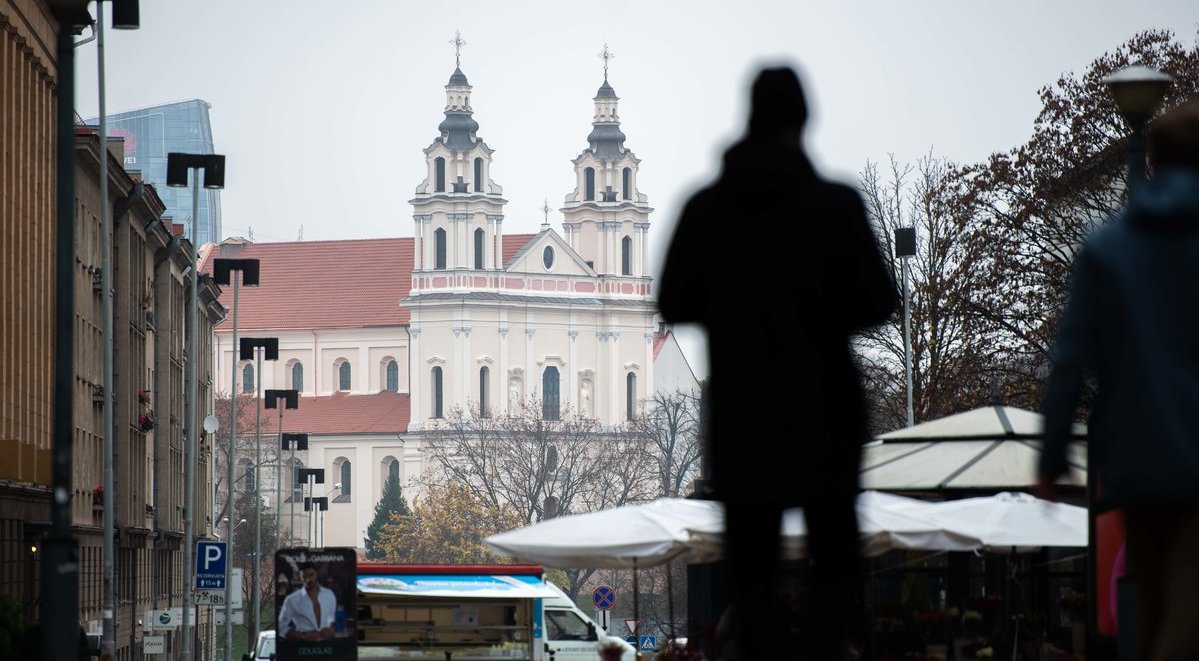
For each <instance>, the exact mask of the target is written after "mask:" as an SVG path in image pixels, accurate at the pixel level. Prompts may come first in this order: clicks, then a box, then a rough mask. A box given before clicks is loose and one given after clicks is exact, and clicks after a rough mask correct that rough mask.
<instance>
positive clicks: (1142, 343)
mask: <svg viewBox="0 0 1199 661" xmlns="http://www.w3.org/2000/svg"><path fill="white" fill-rule="evenodd" d="M1089 370H1094V377H1095V380H1096V388H1097V395H1096V400H1095V402H1094V405H1093V412H1092V416H1091V419H1090V420H1089V421H1088V433H1089V436H1090V442H1091V443H1093V444H1094V446H1095V447H1094V452H1095V455H1094V456H1095V458H1096V462H1097V464H1098V465H1097V466H1091V467H1090V469H1091V470H1098V475H1099V480H1100V482H1099V484H1100V488H1101V490H1102V492H1103V493H1102V497H1103V499H1104V500H1105V501H1107V502H1110V503H1112V504H1121V505H1129V504H1195V503H1199V171H1195V170H1188V169H1173V170H1164V171H1162V172H1161V173H1159V174H1158V175H1157V176H1156V177H1154V178H1153V179H1152V180H1150V181H1148V182H1146V183H1145V184H1143V188H1141V189H1140V190H1138V191H1137V192H1136V194H1135V195H1133V196H1132V199H1131V201H1130V203H1129V206H1128V209H1127V211H1126V212H1125V213H1124V214H1123V215H1122V216H1121V217H1119V218H1117V219H1116V220H1115V221H1114V222H1112V223H1111V224H1109V225H1108V226H1106V227H1104V228H1102V229H1099V230H1097V231H1095V232H1094V233H1092V234H1091V235H1090V236H1089V237H1088V239H1087V240H1086V242H1085V243H1084V245H1083V248H1082V250H1081V251H1080V252H1079V254H1078V255H1077V257H1076V258H1075V262H1074V270H1073V274H1072V278H1071V285H1070V293H1069V299H1068V302H1067V306H1066V312H1065V316H1064V317H1063V320H1062V326H1061V329H1060V331H1059V336H1058V340H1057V344H1056V347H1055V354H1054V359H1053V369H1052V372H1051V374H1050V379H1049V386H1048V389H1047V394H1046V398H1045V403H1044V406H1043V412H1044V414H1045V421H1044V424H1045V448H1044V452H1043V453H1042V455H1041V460H1040V461H1041V464H1040V467H1039V470H1040V473H1041V475H1043V476H1045V477H1047V478H1049V479H1055V478H1057V477H1060V476H1061V475H1063V474H1064V473H1065V472H1066V445H1067V443H1068V442H1069V440H1070V438H1071V425H1072V423H1073V422H1074V420H1075V416H1076V406H1077V402H1078V396H1079V392H1080V390H1081V388H1082V385H1083V381H1084V379H1085V378H1086V377H1087V373H1088V371H1089Z"/></svg>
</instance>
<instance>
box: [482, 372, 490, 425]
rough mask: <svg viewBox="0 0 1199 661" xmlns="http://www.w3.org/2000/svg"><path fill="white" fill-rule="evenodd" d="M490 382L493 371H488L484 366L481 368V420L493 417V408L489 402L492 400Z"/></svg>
mask: <svg viewBox="0 0 1199 661" xmlns="http://www.w3.org/2000/svg"><path fill="white" fill-rule="evenodd" d="M490 380H491V370H489V369H487V366H486V365H484V366H483V367H480V368H479V417H480V418H490V417H491V406H490V404H489V401H490V399H491V387H490V385H489V384H488V381H490Z"/></svg>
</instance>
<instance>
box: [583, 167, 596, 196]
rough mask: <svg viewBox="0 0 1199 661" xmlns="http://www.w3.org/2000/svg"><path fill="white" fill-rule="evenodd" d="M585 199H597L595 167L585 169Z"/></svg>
mask: <svg viewBox="0 0 1199 661" xmlns="http://www.w3.org/2000/svg"><path fill="white" fill-rule="evenodd" d="M583 199H584V200H594V199H595V168H584V169H583Z"/></svg>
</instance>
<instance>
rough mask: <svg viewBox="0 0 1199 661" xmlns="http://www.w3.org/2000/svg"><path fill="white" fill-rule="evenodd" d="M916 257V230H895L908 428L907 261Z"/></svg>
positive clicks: (909, 324) (909, 330) (910, 411)
mask: <svg viewBox="0 0 1199 661" xmlns="http://www.w3.org/2000/svg"><path fill="white" fill-rule="evenodd" d="M915 256H916V228H915V227H897V228H895V257H896V258H897V259H898V260H899V262H900V265H901V267H900V270H901V272H902V274H903V276H902V279H903V372H904V378H905V380H906V381H907V391H908V402H907V404H908V407H907V412H908V426H909V427H911V426H912V425H914V424H916V415H915V410H914V409H913V407H912V317H911V313H910V311H909V309H910V308H909V304H908V301H909V299H910V295H909V294H908V261H910V260H911V259H912V257H915Z"/></svg>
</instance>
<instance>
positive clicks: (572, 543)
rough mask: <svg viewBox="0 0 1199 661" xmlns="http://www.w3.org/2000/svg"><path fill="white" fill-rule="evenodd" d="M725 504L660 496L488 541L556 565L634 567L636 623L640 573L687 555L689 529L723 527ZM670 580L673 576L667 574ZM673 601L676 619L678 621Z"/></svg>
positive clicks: (571, 516)
mask: <svg viewBox="0 0 1199 661" xmlns="http://www.w3.org/2000/svg"><path fill="white" fill-rule="evenodd" d="M723 517H724V513H723V509H722V508H721V505H720V503H717V502H715V501H707V500H695V499H689V498H659V499H658V500H655V501H652V502H649V503H641V504H635V505H623V506H621V507H615V508H612V509H607V510H599V511H596V512H586V513H583V514H568V515H566V516H560V517H557V518H553V519H546V520H544V521H540V522H538V523H534V524H532V525H528V526H525V527H523V528H517V529H515V530H509V531H508V532H503V533H499V534H498V535H492V536H490V537H487V538H485V539H484V540H483V543H484V544H486V545H487V546H488V547H489V548H491V550H493V551H495V552H496V553H499V554H501V555H507V556H512V557H514V558H519V559H521V560H524V561H527V562H536V563H540V564H543V565H547V566H550V567H566V568H570V567H588V568H590V567H603V568H626V567H627V568H631V569H632V570H633V619H639V618H640V613H639V612H638V608H637V603H638V588H637V569H638V568H639V567H652V566H656V565H660V564H663V563H666V562H669V561H670V560H672V559H673V558H675V557H677V556H679V555H682V554H683V553H686V552H687V551H688V550H689V549H690V547H689V546H688V543H687V542H688V534H687V529H688V528H690V527H692V526H700V527H705V526H711V525H713V522H720V525H723V520H724V518H723ZM666 576H667V580H668V581H669V578H670V573H669V572H667V575H666ZM673 608H674V607H673V600H672V601H671V612H672V615H671V620H672V621H673V619H674V616H673Z"/></svg>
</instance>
